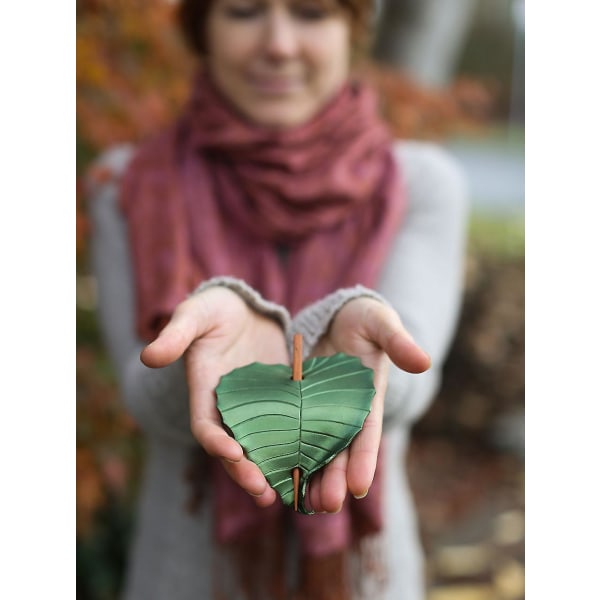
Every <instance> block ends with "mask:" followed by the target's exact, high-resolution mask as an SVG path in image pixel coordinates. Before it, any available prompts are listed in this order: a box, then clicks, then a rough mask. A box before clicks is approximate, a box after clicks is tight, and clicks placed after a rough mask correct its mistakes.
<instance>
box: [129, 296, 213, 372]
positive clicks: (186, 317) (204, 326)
mask: <svg viewBox="0 0 600 600" xmlns="http://www.w3.org/2000/svg"><path fill="white" fill-rule="evenodd" d="M192 300H193V299H190V300H186V301H185V302H183V303H182V304H180V305H179V306H178V307H177V309H176V310H175V312H174V313H173V316H172V317H171V320H170V321H169V322H168V323H167V325H166V326H165V327H164V329H163V330H162V331H161V332H160V333H159V334H158V337H157V338H156V339H155V340H154V341H153V342H151V343H150V344H148V345H147V346H146V347H145V348H144V349H143V350H142V353H141V355H140V359H141V361H142V362H143V363H144V364H145V365H146V366H147V367H152V368H158V367H165V366H167V365H169V364H171V363H172V362H175V361H176V360H177V359H178V358H180V357H181V356H182V355H183V353H184V352H185V351H186V350H187V349H188V348H189V346H190V345H191V344H192V342H193V341H194V340H195V339H197V338H198V337H201V336H202V335H204V334H205V333H206V331H207V330H208V328H209V323H208V319H207V318H206V313H204V315H203V314H202V312H201V311H198V310H194V309H193V308H194V307H193V304H192V302H191V301H192Z"/></svg>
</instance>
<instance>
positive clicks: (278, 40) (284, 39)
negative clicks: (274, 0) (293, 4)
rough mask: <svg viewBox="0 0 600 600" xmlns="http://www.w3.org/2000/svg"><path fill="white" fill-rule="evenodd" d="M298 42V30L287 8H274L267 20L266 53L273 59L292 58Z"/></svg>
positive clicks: (264, 41)
mask: <svg viewBox="0 0 600 600" xmlns="http://www.w3.org/2000/svg"><path fill="white" fill-rule="evenodd" d="M298 42H299V40H298V32H297V31H296V27H295V23H294V21H293V18H292V16H291V15H290V14H288V13H287V12H286V11H285V10H277V9H274V10H272V11H271V12H270V13H269V16H268V18H267V19H266V22H265V32H264V38H263V44H264V51H265V54H266V55H267V56H268V57H269V58H270V59H272V60H285V59H288V58H292V57H293V56H294V55H295V54H296V52H297V51H298V47H299V43H298Z"/></svg>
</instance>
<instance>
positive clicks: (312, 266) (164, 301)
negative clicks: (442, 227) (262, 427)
mask: <svg viewBox="0 0 600 600" xmlns="http://www.w3.org/2000/svg"><path fill="white" fill-rule="evenodd" d="M121 200H122V202H121V206H122V209H123V211H124V214H125V216H126V219H127V221H128V226H129V235H130V239H131V246H132V251H133V262H134V267H135V284H136V290H137V327H138V332H139V334H140V336H141V337H142V338H143V339H145V340H151V339H153V338H154V337H155V336H156V334H157V333H158V331H159V330H160V328H161V326H162V325H163V324H164V322H165V320H166V319H168V318H169V316H170V315H171V313H172V311H173V310H174V308H175V306H176V305H177V304H178V303H179V302H181V300H183V299H184V298H185V297H186V295H187V294H189V292H190V291H191V290H192V289H194V288H195V287H196V286H197V285H198V284H199V283H200V282H201V281H202V280H205V279H207V278H210V277H212V276H215V275H231V276H234V277H238V278H241V279H243V280H244V281H246V282H247V283H248V284H250V285H251V286H253V287H254V288H255V289H257V290H258V291H260V292H261V294H262V295H263V296H264V297H265V298H267V299H269V300H272V301H274V302H278V303H280V304H283V305H284V306H286V307H287V308H288V310H289V311H290V313H291V314H292V315H293V314H295V313H296V312H297V311H298V310H300V309H301V308H303V307H304V306H306V305H307V304H309V303H311V302H313V301H316V300H318V299H320V298H322V297H324V296H325V295H327V294H328V293H330V292H332V291H334V290H336V289H339V288H341V287H348V286H354V285H356V284H359V283H360V284H363V285H365V286H367V287H371V288H372V287H375V286H376V284H377V280H378V276H379V273H380V271H381V268H382V266H383V264H384V262H385V259H386V256H387V254H388V251H389V249H390V245H391V243H392V241H393V239H394V237H395V235H396V233H397V232H398V229H399V226H400V223H401V220H402V216H403V214H404V209H405V205H406V199H405V194H404V189H403V186H402V185H401V179H400V176H399V173H398V170H397V167H396V164H395V161H394V158H393V156H392V153H391V140H390V135H389V133H388V131H387V129H386V127H385V126H384V124H383V123H382V122H381V121H380V119H379V118H378V115H377V102H376V97H375V95H374V93H373V92H372V91H371V90H370V88H368V87H367V86H365V85H364V84H361V83H359V82H349V83H348V84H347V85H346V86H345V87H344V88H343V89H342V90H340V91H339V92H338V94H337V95H336V97H335V98H334V99H333V100H332V101H331V102H330V103H329V104H328V105H327V106H326V107H325V108H324V109H323V110H322V111H321V112H320V113H319V114H318V115H317V116H316V117H314V118H313V119H312V120H311V121H310V122H309V123H307V124H305V125H303V126H300V127H298V128H293V129H291V130H285V131H272V130H271V131H269V130H265V129H264V128H261V127H257V126H255V125H252V124H250V123H248V122H247V121H246V120H244V119H243V118H242V117H241V116H240V115H239V114H237V113H236V111H235V109H234V108H233V107H232V106H231V105H229V104H228V102H227V101H226V100H225V99H223V97H222V96H220V94H219V93H218V92H217V91H216V89H215V88H214V86H213V85H212V84H211V82H210V80H209V78H208V77H207V76H206V75H204V74H202V73H200V74H199V75H198V77H197V80H196V82H195V86H194V89H193V93H192V96H191V99H190V101H189V103H188V105H187V107H186V108H185V110H184V112H183V114H182V116H181V117H180V119H179V120H178V121H177V122H176V123H175V125H174V126H173V127H172V128H170V129H169V130H167V131H166V132H164V133H162V134H161V135H160V136H158V137H157V138H155V139H154V140H151V141H150V142H149V143H147V144H145V145H144V146H143V147H142V148H141V149H140V151H139V152H138V154H137V156H136V158H135V159H134V161H133V162H132V164H131V166H130V168H129V170H128V172H127V174H126V177H125V179H124V181H123V187H122V195H121ZM282 256H285V259H283V258H282ZM379 470H380V468H379V467H378V473H377V475H376V478H375V481H374V484H373V487H372V489H371V492H370V493H369V495H368V496H367V497H366V498H365V499H363V500H360V501H355V500H354V499H353V498H350V499H348V500H347V501H346V502H345V503H344V509H343V510H342V512H340V513H338V514H336V515H314V516H310V517H306V516H303V515H298V516H297V517H295V524H296V529H297V531H298V534H299V537H300V540H301V547H302V548H303V550H304V551H305V552H306V553H309V554H313V555H325V554H327V553H330V552H333V551H336V550H339V549H340V548H344V547H346V546H347V545H348V544H350V543H351V542H352V541H353V540H354V539H356V537H357V535H358V534H359V533H360V535H363V534H366V533H369V532H374V531H377V530H379V529H380V528H381V525H382V523H381V494H380V488H381V482H380V477H379ZM213 481H214V485H215V486H216V488H215V490H216V492H215V493H216V495H217V498H218V501H217V503H216V516H217V519H216V532H217V535H218V538H219V539H220V540H221V541H228V540H235V539H236V537H240V536H243V534H244V532H245V531H249V530H250V529H251V528H252V527H255V526H256V524H257V523H260V522H262V521H264V520H268V519H273V518H279V516H280V514H281V512H282V509H283V507H282V505H281V504H280V503H279V502H277V503H276V504H275V505H274V506H272V507H270V508H269V509H258V508H256V507H255V506H254V503H253V501H252V500H251V499H250V498H249V497H248V496H247V495H246V494H245V493H244V492H242V491H241V490H240V489H239V488H238V487H237V486H236V485H235V484H233V482H232V481H231V480H229V478H228V477H227V475H225V474H224V471H222V470H221V469H217V474H216V475H215V476H214V478H213Z"/></svg>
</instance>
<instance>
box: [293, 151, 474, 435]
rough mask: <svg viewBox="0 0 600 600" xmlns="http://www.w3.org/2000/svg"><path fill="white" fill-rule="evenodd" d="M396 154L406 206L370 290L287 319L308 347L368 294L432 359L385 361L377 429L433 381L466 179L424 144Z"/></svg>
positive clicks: (451, 313) (453, 283)
mask: <svg viewBox="0 0 600 600" xmlns="http://www.w3.org/2000/svg"><path fill="white" fill-rule="evenodd" d="M396 156H397V159H398V162H399V165H400V168H401V169H402V172H403V174H404V177H405V181H406V185H407V191H408V196H409V208H408V211H407V215H406V218H405V221H404V223H403V224H402V228H401V230H400V232H399V234H398V236H397V238H396V240H395V242H394V245H393V247H392V250H391V252H390V256H389V257H388V260H387V262H386V265H385V266H384V270H383V273H382V276H381V279H380V282H379V285H378V289H377V291H375V290H368V289H366V288H364V287H362V286H357V287H355V288H348V289H344V290H338V291H337V292H334V293H333V294H331V295H329V296H327V297H326V298H324V299H323V300H321V301H319V302H316V303H314V304H313V305H310V306H308V307H306V308H305V309H304V310H302V311H300V312H299V313H298V315H296V317H295V318H294V320H293V323H292V330H294V331H299V332H300V333H302V334H303V336H304V338H305V340H306V344H305V353H306V354H309V353H310V352H311V350H312V348H313V347H314V345H316V343H317V342H318V340H319V338H320V337H321V336H322V335H324V334H325V332H326V331H327V329H328V327H329V324H330V322H331V320H332V319H333V317H334V316H335V314H336V312H337V311H338V310H339V309H340V308H341V307H342V306H343V305H344V304H345V303H346V302H348V301H350V300H352V299H353V298H357V297H360V296H369V297H373V298H375V299H378V300H380V301H382V302H386V303H388V304H389V305H391V306H392V307H393V308H394V309H395V310H396V311H397V312H398V314H399V315H400V318H401V319H402V322H403V324H404V326H405V327H406V328H407V330H408V331H409V332H410V333H411V334H412V336H413V337H414V338H415V341H416V342H417V343H418V344H419V345H420V346H421V347H422V348H423V349H424V350H425V351H426V352H428V353H429V355H430V356H431V360H432V366H431V368H430V369H429V370H428V371H427V372H425V373H421V374H412V373H407V372H406V371H403V370H401V369H398V368H397V367H395V366H394V365H392V366H391V367H390V374H389V378H388V389H387V393H386V398H385V410H384V428H387V427H389V426H390V425H392V424H395V423H403V424H406V425H408V424H410V423H411V422H413V421H415V420H416V419H418V418H419V417H420V416H422V414H423V413H424V412H425V410H426V409H427V407H428V406H429V404H430V402H431V401H432V400H433V398H434V396H435V394H436V392H437V390H438V388H439V385H440V381H441V371H442V366H443V363H444V360H445V358H446V355H447V352H448V349H449V347H450V343H451V341H452V338H453V335H454V332H455V327H456V323H457V320H458V315H459V310H460V303H461V298H462V283H463V261H464V251H465V240H466V225H467V219H468V203H467V186H466V181H465V178H464V176H463V174H462V171H461V170H460V168H459V167H458V165H457V164H456V163H455V162H454V160H453V159H451V157H450V155H449V154H448V153H447V152H446V151H444V150H443V149H442V148H440V147H439V146H437V145H435V144H431V143H426V142H404V143H402V144H400V145H399V146H398V147H397V148H396Z"/></svg>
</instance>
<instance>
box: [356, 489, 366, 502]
mask: <svg viewBox="0 0 600 600" xmlns="http://www.w3.org/2000/svg"><path fill="white" fill-rule="evenodd" d="M368 493H369V490H367V491H366V492H365V493H364V494H354V497H355V498H356V499H357V500H362V499H363V498H364V497H365V496H366V495H367V494H368Z"/></svg>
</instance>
